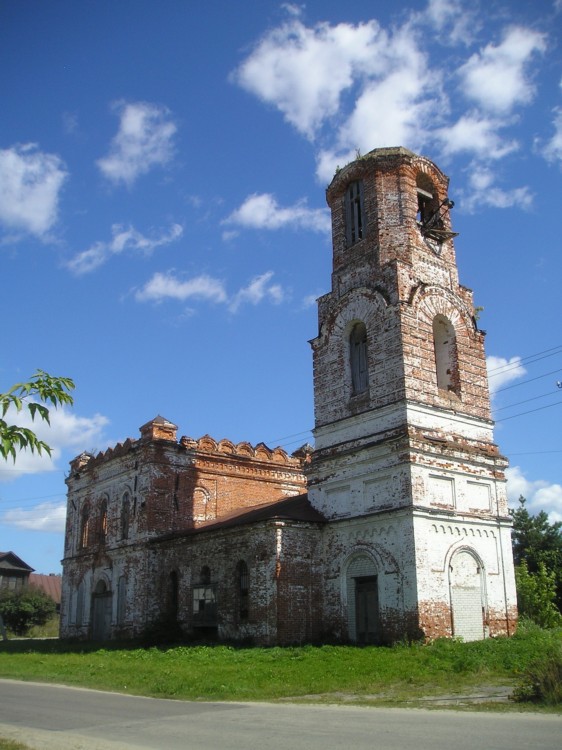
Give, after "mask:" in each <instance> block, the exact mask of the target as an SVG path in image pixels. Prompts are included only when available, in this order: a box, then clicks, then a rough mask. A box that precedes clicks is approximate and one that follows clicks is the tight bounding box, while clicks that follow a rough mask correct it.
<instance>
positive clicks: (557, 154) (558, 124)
mask: <svg viewBox="0 0 562 750" xmlns="http://www.w3.org/2000/svg"><path fill="white" fill-rule="evenodd" d="M553 125H554V135H553V136H552V138H551V139H550V140H549V142H548V143H547V145H546V146H545V148H544V149H543V155H544V156H545V158H546V159H547V160H548V161H558V162H560V165H561V166H562V107H557V108H556V109H555V110H554V121H553Z"/></svg>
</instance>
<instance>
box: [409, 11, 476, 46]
mask: <svg viewBox="0 0 562 750" xmlns="http://www.w3.org/2000/svg"><path fill="white" fill-rule="evenodd" d="M417 18H418V20H419V21H420V22H422V23H424V22H425V23H427V24H429V25H430V26H431V27H432V28H433V29H434V30H435V31H437V32H439V33H438V34H437V35H436V39H437V40H438V41H440V42H441V43H442V44H446V45H454V44H459V43H460V44H465V45H467V44H470V42H472V40H473V38H474V34H475V32H476V31H477V30H478V29H479V28H480V26H481V20H480V19H479V16H478V14H477V13H476V12H475V11H474V10H473V9H472V8H471V7H470V6H467V5H465V4H464V3H463V2H461V0H429V2H428V4H427V8H426V9H425V10H424V11H422V12H421V13H420V14H419V15H418V16H417Z"/></svg>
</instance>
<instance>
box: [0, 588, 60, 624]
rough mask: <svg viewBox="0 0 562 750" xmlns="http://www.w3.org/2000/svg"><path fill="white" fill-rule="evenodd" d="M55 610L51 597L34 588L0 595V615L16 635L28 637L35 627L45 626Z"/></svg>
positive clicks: (3, 592) (5, 592)
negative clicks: (28, 633)
mask: <svg viewBox="0 0 562 750" xmlns="http://www.w3.org/2000/svg"><path fill="white" fill-rule="evenodd" d="M55 610H56V606H55V603H54V601H53V600H52V599H51V597H50V596H48V595H47V594H46V593H45V592H44V591H41V589H38V588H35V587H34V586H26V587H25V588H23V589H21V590H20V591H6V590H4V591H2V593H1V594H0V615H2V618H3V620H4V625H5V626H6V627H7V628H9V630H11V631H12V632H13V633H15V634H16V635H26V633H27V632H28V631H29V629H30V628H32V627H33V626H34V625H44V624H45V623H46V622H47V620H48V619H49V618H50V617H52V616H53V615H54V613H55Z"/></svg>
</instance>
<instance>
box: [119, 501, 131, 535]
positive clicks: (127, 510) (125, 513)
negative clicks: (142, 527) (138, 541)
mask: <svg viewBox="0 0 562 750" xmlns="http://www.w3.org/2000/svg"><path fill="white" fill-rule="evenodd" d="M130 520H131V496H130V495H129V493H128V492H125V493H124V494H123V498H122V500H121V539H128V538H129V524H130Z"/></svg>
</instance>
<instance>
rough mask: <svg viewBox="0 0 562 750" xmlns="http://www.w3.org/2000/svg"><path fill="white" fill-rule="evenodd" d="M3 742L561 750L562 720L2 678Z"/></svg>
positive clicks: (96, 748)
mask: <svg viewBox="0 0 562 750" xmlns="http://www.w3.org/2000/svg"><path fill="white" fill-rule="evenodd" d="M0 737H9V738H14V739H17V740H19V741H21V742H26V743H28V744H29V745H30V746H31V747H33V748H38V749H39V748H40V750H133V749H135V750H139V749H140V748H154V749H155V750H156V749H157V750H176V749H177V750H179V749H180V748H181V750H281V749H283V750H364V749H365V750H367V748H368V749H369V750H406V749H407V750H410V749H411V748H412V749H413V750H451V748H453V749H454V750H475V748H478V749H479V750H519V749H521V750H528V749H529V748H532V749H533V750H542V749H545V750H555V749H556V750H559V748H560V747H562V716H552V715H539V714H530V713H526V714H512V713H509V714H499V713H473V712H460V711H440V710H436V711H428V710H422V709H381V708H360V707H350V706H303V705H287V704H282V705H279V704H270V703H190V702H183V701H170V700H156V699H153V698H137V697H133V696H127V695H120V694H117V693H103V692H98V691H95V690H83V689H77V688H68V687H62V686H58V685H40V684H37V683H25V682H15V681H12V680H0Z"/></svg>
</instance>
